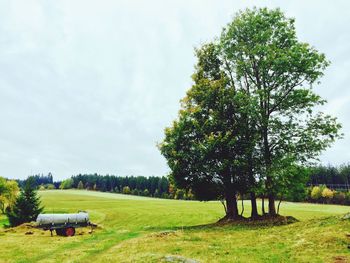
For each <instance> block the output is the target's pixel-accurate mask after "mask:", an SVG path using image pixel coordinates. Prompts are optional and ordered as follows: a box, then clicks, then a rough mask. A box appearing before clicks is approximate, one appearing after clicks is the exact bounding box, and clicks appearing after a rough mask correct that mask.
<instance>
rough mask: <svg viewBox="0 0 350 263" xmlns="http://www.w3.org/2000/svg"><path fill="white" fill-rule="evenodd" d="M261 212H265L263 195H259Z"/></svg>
mask: <svg viewBox="0 0 350 263" xmlns="http://www.w3.org/2000/svg"><path fill="white" fill-rule="evenodd" d="M261 212H262V214H263V215H265V214H266V212H265V197H264V196H262V197H261Z"/></svg>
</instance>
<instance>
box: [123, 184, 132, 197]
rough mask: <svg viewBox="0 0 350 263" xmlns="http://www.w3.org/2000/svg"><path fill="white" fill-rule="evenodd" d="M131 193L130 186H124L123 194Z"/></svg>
mask: <svg viewBox="0 0 350 263" xmlns="http://www.w3.org/2000/svg"><path fill="white" fill-rule="evenodd" d="M130 193H131V191H130V187H129V186H124V187H123V194H125V195H129V194H130Z"/></svg>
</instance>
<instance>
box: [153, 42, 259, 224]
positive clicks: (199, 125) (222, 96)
mask: <svg viewBox="0 0 350 263" xmlns="http://www.w3.org/2000/svg"><path fill="white" fill-rule="evenodd" d="M219 52H220V48H219V46H217V45H215V44H208V45H204V46H203V47H202V48H200V49H198V50H197V51H196V54H197V57H198V63H197V65H196V72H195V74H194V75H193V80H194V85H193V86H192V88H191V89H190V90H189V91H188V93H187V96H186V97H185V98H184V99H183V101H182V110H181V111H180V113H179V118H178V120H177V121H175V122H174V124H173V126H172V127H171V128H168V129H166V132H165V133H166V137H165V139H164V141H163V143H162V144H160V149H161V152H162V154H163V155H164V156H165V157H166V158H167V160H168V164H169V166H170V168H171V170H172V176H173V177H174V179H175V182H176V184H177V186H178V187H181V188H187V189H188V188H190V189H192V190H193V192H194V193H195V195H196V197H197V198H198V199H200V200H210V199H225V200H226V216H227V217H228V218H237V217H238V216H239V215H238V208H237V202H236V196H237V194H239V193H241V194H243V193H245V192H246V191H247V189H248V188H249V186H250V183H251V182H252V181H254V180H253V179H252V178H250V177H249V176H253V175H252V174H251V173H250V172H249V165H250V163H249V161H248V160H250V159H249V158H247V156H249V157H251V156H252V151H253V150H252V149H253V147H254V142H255V138H254V126H253V127H251V125H250V121H251V119H253V117H254V115H255V114H254V112H255V111H256V110H255V108H256V107H254V105H255V104H254V103H252V102H251V101H249V100H250V97H249V94H247V93H246V91H245V90H239V89H236V88H235V87H234V85H232V80H231V79H230V78H229V77H228V75H227V74H226V72H225V71H224V69H222V63H223V61H222V59H221V58H220V56H219V55H220V53H219ZM247 136H250V137H249V138H247ZM254 202H255V200H254ZM255 207H256V205H255ZM254 215H257V211H254Z"/></svg>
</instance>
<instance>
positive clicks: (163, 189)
mask: <svg viewBox="0 0 350 263" xmlns="http://www.w3.org/2000/svg"><path fill="white" fill-rule="evenodd" d="M71 179H72V188H81V186H80V187H79V183H80V182H81V184H82V187H83V188H84V189H87V190H97V191H102V192H117V193H121V192H123V189H124V191H125V187H128V188H129V190H130V193H134V194H138V195H139V194H140V195H141V194H142V195H143V193H147V192H148V194H147V195H149V196H157V197H161V196H164V195H165V194H166V195H169V185H170V184H169V180H168V178H167V177H165V176H162V177H157V176H150V177H145V176H125V177H123V176H114V175H98V174H79V175H75V176H72V177H71ZM145 191H146V192H145Z"/></svg>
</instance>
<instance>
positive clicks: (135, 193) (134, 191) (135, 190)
mask: <svg viewBox="0 0 350 263" xmlns="http://www.w3.org/2000/svg"><path fill="white" fill-rule="evenodd" d="M131 194H132V195H139V191H138V190H137V189H133V190H132V191H131Z"/></svg>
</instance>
